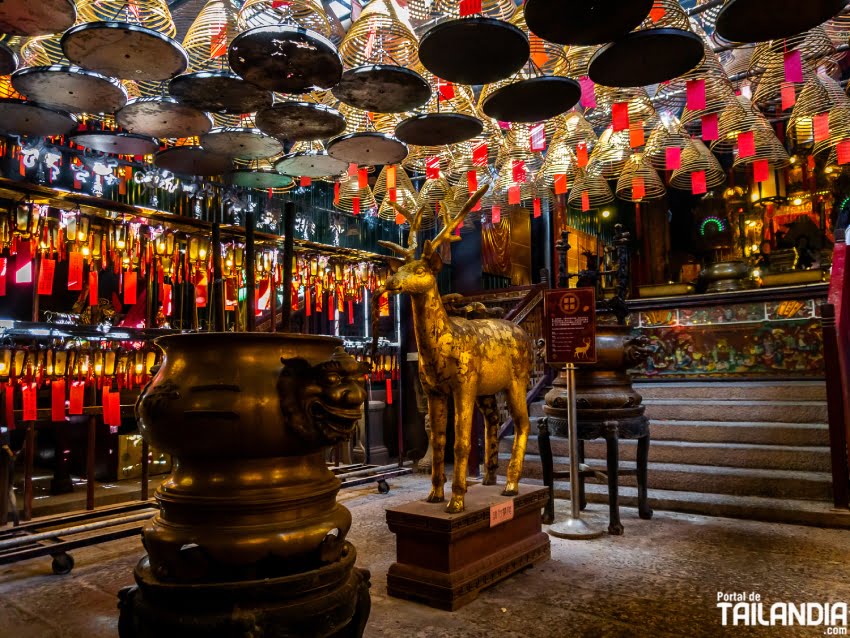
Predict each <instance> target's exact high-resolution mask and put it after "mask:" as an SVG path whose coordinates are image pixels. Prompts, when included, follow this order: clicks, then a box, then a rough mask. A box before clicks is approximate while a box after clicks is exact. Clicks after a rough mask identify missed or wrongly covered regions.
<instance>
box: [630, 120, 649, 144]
mask: <svg viewBox="0 0 850 638" xmlns="http://www.w3.org/2000/svg"><path fill="white" fill-rule="evenodd" d="M645 142H646V140H645V138H644V133H643V122H635V123H634V124H632V125H631V126H630V127H629V147H630V148H639V147H641V146H643V145H644V144H645Z"/></svg>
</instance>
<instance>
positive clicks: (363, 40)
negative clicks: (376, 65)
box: [339, 0, 419, 68]
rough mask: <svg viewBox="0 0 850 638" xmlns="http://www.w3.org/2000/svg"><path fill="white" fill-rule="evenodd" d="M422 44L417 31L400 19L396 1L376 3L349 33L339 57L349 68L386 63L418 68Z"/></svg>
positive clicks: (374, 2)
mask: <svg viewBox="0 0 850 638" xmlns="http://www.w3.org/2000/svg"><path fill="white" fill-rule="evenodd" d="M418 44H419V39H418V38H417V37H416V34H415V33H414V32H413V27H412V26H411V25H410V24H408V23H406V22H405V21H403V20H402V19H401V18H400V17H399V15H398V12H397V11H396V9H395V6H394V4H393V1H392V0H373V1H372V2H370V3H369V4H367V5H366V6H365V7H364V8H363V11H362V12H361V14H360V17H358V18H357V20H355V21H354V23H353V24H352V25H351V27H350V28H349V29H348V33H346V34H345V38H343V40H342V42H341V43H340V45H339V54H340V56H341V57H342V62H343V64H344V65H345V66H346V67H347V68H355V67H359V66H363V65H364V64H368V63H370V62H375V61H385V60H388V61H391V62H392V63H393V64H395V65H398V66H403V67H415V66H417V65H418V62H419V57H418V54H417V47H418Z"/></svg>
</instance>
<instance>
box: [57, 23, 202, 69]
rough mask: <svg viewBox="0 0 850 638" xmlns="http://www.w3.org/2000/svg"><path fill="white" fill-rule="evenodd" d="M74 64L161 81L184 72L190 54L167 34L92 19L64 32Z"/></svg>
mask: <svg viewBox="0 0 850 638" xmlns="http://www.w3.org/2000/svg"><path fill="white" fill-rule="evenodd" d="M62 50H63V51H65V55H66V56H67V58H68V59H69V60H70V61H71V62H73V63H74V64H79V65H80V66H83V67H85V68H87V69H91V70H92V71H97V72H98V73H103V74H104V75H108V76H111V77H116V78H120V79H122V80H140V81H146V82H160V81H163V80H168V79H170V78H173V77H174V76H175V75H178V74H180V73H183V71H185V70H186V67H187V66H189V58H188V57H187V56H186V52H185V51H184V50H183V47H181V46H180V45H179V44H178V43H177V42H175V41H174V40H172V39H171V38H169V37H168V36H166V35H163V34H162V33H159V32H158V31H154V30H152V29H148V28H145V27H140V26H139V25H137V24H130V23H128V22H88V23H85V24H80V25H77V26H76V27H73V28H71V29H68V31H66V32H65V35H63V36H62Z"/></svg>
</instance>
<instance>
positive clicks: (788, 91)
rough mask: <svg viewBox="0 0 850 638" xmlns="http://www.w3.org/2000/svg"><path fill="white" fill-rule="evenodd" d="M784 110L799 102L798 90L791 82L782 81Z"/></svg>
mask: <svg viewBox="0 0 850 638" xmlns="http://www.w3.org/2000/svg"><path fill="white" fill-rule="evenodd" d="M781 93H782V110H783V111H784V110H786V109H790V108H791V107H792V106H794V105H795V104H796V103H797V90H796V89H795V88H794V85H793V84H791V83H790V82H783V83H782V90H781Z"/></svg>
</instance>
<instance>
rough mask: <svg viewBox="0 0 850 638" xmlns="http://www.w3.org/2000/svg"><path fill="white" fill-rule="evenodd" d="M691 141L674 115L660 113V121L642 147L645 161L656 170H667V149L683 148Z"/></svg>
mask: <svg viewBox="0 0 850 638" xmlns="http://www.w3.org/2000/svg"><path fill="white" fill-rule="evenodd" d="M690 142H691V136H690V135H689V134H688V132H687V131H686V130H685V128H684V127H683V126H682V124H681V123H680V122H679V119H678V118H677V117H676V116H675V115H670V114H669V113H662V114H661V118H660V121H659V122H658V124H656V126H655V129H653V131H652V133H650V135H649V139H648V140H647V141H646V148H645V149H644V157H645V159H646V161H648V162H649V164H650V165H651V166H652V167H653V168H654V169H656V170H659V171H663V170H667V149H668V148H679V149H682V150H684V149H685V148H687V147H688V145H689V144H690Z"/></svg>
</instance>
